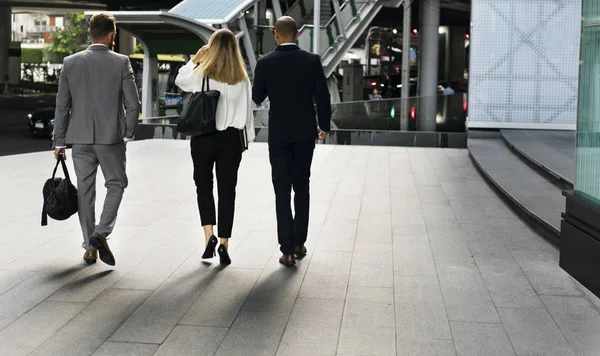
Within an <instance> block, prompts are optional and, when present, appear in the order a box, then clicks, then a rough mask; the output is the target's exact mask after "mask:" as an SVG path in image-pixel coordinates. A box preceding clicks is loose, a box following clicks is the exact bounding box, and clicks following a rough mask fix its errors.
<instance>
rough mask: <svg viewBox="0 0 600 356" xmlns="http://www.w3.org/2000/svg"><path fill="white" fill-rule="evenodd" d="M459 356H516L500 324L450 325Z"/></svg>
mask: <svg viewBox="0 0 600 356" xmlns="http://www.w3.org/2000/svg"><path fill="white" fill-rule="evenodd" d="M450 325H451V327H452V336H453V337H454V343H455V344H456V353H457V354H458V355H459V356H463V355H464V356H471V355H472V356H479V355H494V356H502V355H516V354H515V350H514V349H513V347H512V345H511V343H510V340H509V339H508V335H507V334H506V330H504V326H502V324H487V323H456V322H452V323H450Z"/></svg>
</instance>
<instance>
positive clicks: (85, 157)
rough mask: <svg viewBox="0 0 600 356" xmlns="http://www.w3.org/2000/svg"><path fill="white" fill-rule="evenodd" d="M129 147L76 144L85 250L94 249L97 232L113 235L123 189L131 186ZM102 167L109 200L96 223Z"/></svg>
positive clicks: (80, 220) (78, 188)
mask: <svg viewBox="0 0 600 356" xmlns="http://www.w3.org/2000/svg"><path fill="white" fill-rule="evenodd" d="M125 152H126V146H125V144H123V143H118V144H115V145H73V165H74V166H75V174H76V175H77V197H78V202H79V211H78V214H79V223H80V224H81V231H82V232H83V244H82V245H81V246H82V247H83V248H84V249H86V250H90V249H94V248H93V247H91V246H90V236H91V235H92V234H93V233H94V232H96V233H98V234H100V235H102V236H104V237H107V236H108V235H110V233H111V232H112V231H113V228H114V226H115V222H116V221H117V213H118V211H119V206H120V205H121V200H122V199H123V192H124V191H125V188H127V184H128V183H127V174H126V172H125V161H126V159H125ZM98 166H100V168H101V169H102V173H103V174H104V180H105V181H106V184H105V187H106V189H107V192H106V200H105V201H104V208H103V209H102V215H101V216H100V223H99V224H98V225H96V211H95V210H96V209H95V204H96V175H97V172H98Z"/></svg>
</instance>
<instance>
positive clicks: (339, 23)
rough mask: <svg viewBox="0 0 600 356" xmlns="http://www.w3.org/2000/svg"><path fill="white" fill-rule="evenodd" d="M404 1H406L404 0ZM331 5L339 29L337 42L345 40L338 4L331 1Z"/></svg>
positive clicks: (334, 0) (344, 30)
mask: <svg viewBox="0 0 600 356" xmlns="http://www.w3.org/2000/svg"><path fill="white" fill-rule="evenodd" d="M405 1H406V0H405ZM331 2H332V3H333V10H334V11H335V19H336V21H337V24H338V27H339V29H340V33H339V35H340V36H339V37H338V40H340V41H343V40H345V39H346V29H345V28H344V21H343V19H342V11H341V10H340V2H339V1H338V0H331Z"/></svg>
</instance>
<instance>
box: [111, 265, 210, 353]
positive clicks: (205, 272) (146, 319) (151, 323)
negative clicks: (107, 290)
mask: <svg viewBox="0 0 600 356" xmlns="http://www.w3.org/2000/svg"><path fill="white" fill-rule="evenodd" d="M186 272H187V273H184V272H179V273H177V274H176V275H174V276H171V277H169V278H168V279H167V280H166V281H165V283H164V284H163V285H161V286H160V287H159V288H158V289H157V290H156V291H155V292H154V293H152V294H151V295H150V297H148V299H146V301H145V302H144V303H143V304H142V305H141V306H140V307H139V308H138V309H137V310H136V311H135V312H134V313H133V314H132V315H131V316H130V317H129V318H127V320H126V321H125V322H124V323H123V324H122V325H121V326H120V327H119V329H118V330H117V331H115V333H114V334H113V335H112V336H111V338H110V340H111V341H123V342H133V343H154V344H160V343H162V342H163V341H165V339H166V338H167V336H168V335H169V333H170V332H171V331H172V330H173V328H174V327H175V325H177V323H178V322H179V320H180V319H181V318H182V317H183V315H184V314H185V313H186V312H187V310H188V309H189V308H190V306H192V304H193V303H194V302H195V301H196V300H197V299H198V297H199V296H200V294H201V293H202V292H203V291H204V290H205V289H206V288H207V286H208V284H209V283H210V282H211V281H212V279H213V278H214V277H215V276H216V275H217V273H218V270H217V269H216V268H211V267H210V266H207V265H200V266H199V267H197V268H195V269H193V270H190V269H188V271H186Z"/></svg>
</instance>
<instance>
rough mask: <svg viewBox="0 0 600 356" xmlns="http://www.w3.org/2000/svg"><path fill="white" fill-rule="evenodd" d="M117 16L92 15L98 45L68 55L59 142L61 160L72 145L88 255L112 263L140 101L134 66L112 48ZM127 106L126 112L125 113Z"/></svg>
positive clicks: (58, 105) (56, 126) (59, 102)
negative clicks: (99, 203)
mask: <svg viewBox="0 0 600 356" xmlns="http://www.w3.org/2000/svg"><path fill="white" fill-rule="evenodd" d="M116 31H117V28H116V21H115V18H114V17H113V16H112V15H109V14H97V15H94V16H93V17H92V18H91V20H90V35H91V37H92V42H93V44H92V45H91V46H90V47H89V48H88V49H87V50H85V51H82V52H79V53H76V54H74V55H72V56H69V57H67V58H65V60H64V63H63V67H62V71H61V73H60V79H59V82H58V95H57V96H56V113H55V118H54V141H55V144H56V149H55V151H54V155H55V157H56V159H58V157H59V156H62V157H63V158H65V159H66V153H65V148H66V147H67V144H71V145H72V147H73V152H72V154H73V164H74V166H75V173H76V174H77V190H78V199H79V202H78V203H79V221H80V224H81V229H82V231H83V245H82V246H83V248H84V249H85V250H86V252H85V254H84V256H83V259H84V260H85V262H86V263H88V264H92V263H95V262H96V258H97V256H98V253H99V254H100V259H101V260H102V261H103V262H104V263H106V264H109V265H111V266H114V264H115V258H114V256H113V254H112V252H111V251H110V248H109V247H108V244H107V242H106V237H107V236H108V235H110V233H111V232H112V230H113V228H114V226H115V221H116V219H117V212H118V210H119V205H120V204H121V200H122V198H123V192H124V190H125V188H126V187H127V174H126V172H125V151H126V144H127V142H128V141H130V140H132V139H133V135H134V133H135V130H136V128H137V125H138V116H139V112H140V102H139V97H138V91H137V88H136V85H135V80H134V75H133V70H132V68H131V63H130V62H129V58H128V57H127V56H123V55H120V54H117V53H115V52H113V51H112V50H113V48H114V40H115V35H116ZM125 109H126V114H125ZM98 166H100V168H101V169H102V173H103V174H104V178H105V181H106V189H107V194H106V200H105V201H104V209H103V210H102V215H101V217H100V223H99V224H98V225H96V215H95V209H94V206H95V201H96V173H97V171H98Z"/></svg>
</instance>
